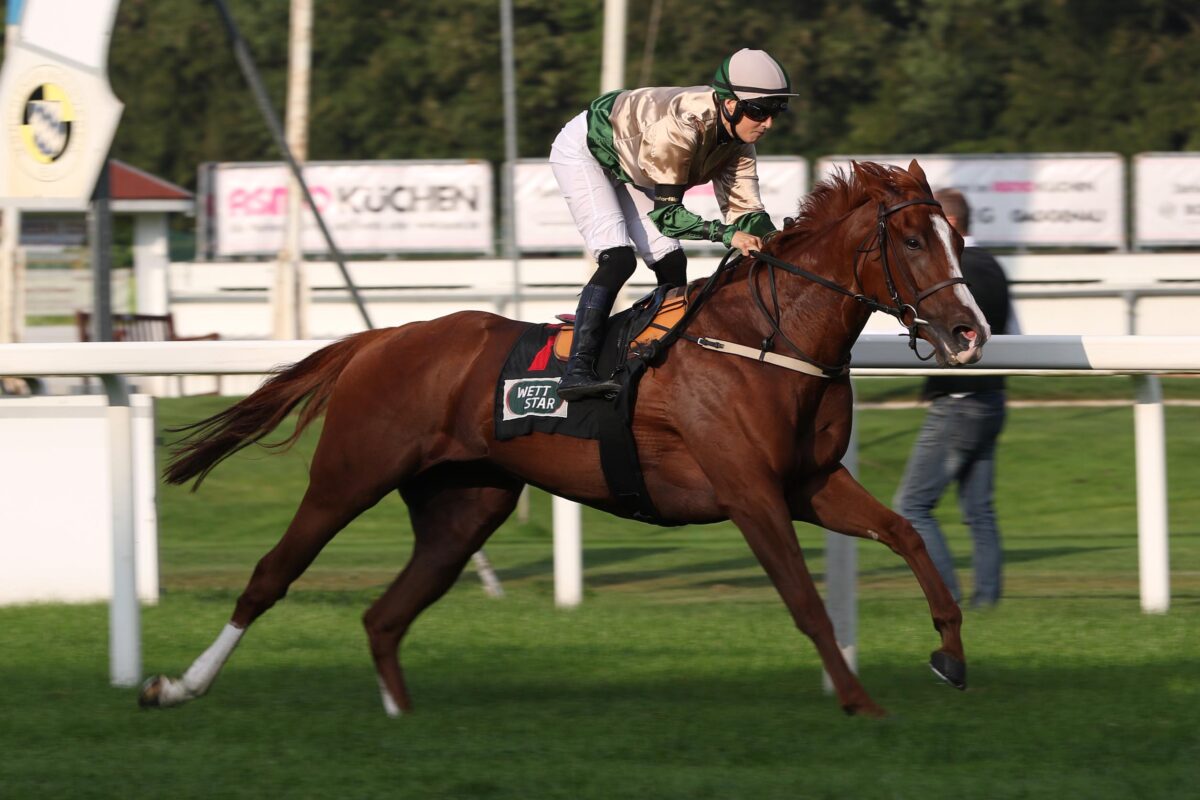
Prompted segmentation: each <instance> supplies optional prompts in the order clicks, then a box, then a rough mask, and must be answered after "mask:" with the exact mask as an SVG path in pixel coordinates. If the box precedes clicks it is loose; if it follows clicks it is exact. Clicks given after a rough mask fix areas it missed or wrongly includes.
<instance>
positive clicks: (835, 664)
mask: <svg viewBox="0 0 1200 800" xmlns="http://www.w3.org/2000/svg"><path fill="white" fill-rule="evenodd" d="M769 485H770V484H769V482H768V481H766V480H764V481H762V482H755V483H754V484H753V487H751V486H742V487H741V488H740V489H738V490H735V491H733V492H732V493H731V494H727V495H726V496H727V497H735V498H737V500H736V501H735V502H736V504H728V503H727V504H725V505H726V507H727V510H728V513H729V518H730V519H731V520H732V521H733V523H734V524H735V525H737V526H738V529H739V530H741V532H742V535H743V536H745V537H746V542H747V543H748V544H749V545H750V549H751V550H752V551H753V552H754V555H755V556H756V557H757V558H758V561H759V563H761V564H762V566H763V569H764V570H766V573H767V575H768V576H769V577H770V578H771V583H773V584H774V585H775V589H776V591H778V592H779V596H780V597H782V598H783V602H784V604H785V605H786V606H787V608H788V611H790V612H791V614H792V619H793V620H795V622H796V627H797V628H799V629H800V630H801V631H802V632H803V633H804V634H805V635H807V636H808V637H809V638H810V639H812V642H813V644H814V645H816V648H817V653H818V654H819V655H820V656H821V662H822V663H823V664H824V666H825V671H826V672H827V673H828V674H829V677H830V679H831V680H832V682H833V687H834V690H835V691H836V692H837V696H838V701H839V702H840V703H841V705H842V708H843V709H844V710H845V711H846V713H848V714H865V715H868V716H875V717H881V716H884V715H885V714H886V712H885V711H884V710H883V709H882V708H880V707H879V706H878V705H876V704H875V702H874V701H873V700H872V699H871V698H870V696H869V695H868V694H867V690H866V689H864V688H863V685H862V684H861V683H860V682H859V680H858V677H857V676H856V675H855V674H854V672H853V671H851V669H850V666H849V665H848V664H847V663H846V658H845V656H844V655H843V654H842V650H841V648H840V647H838V643H837V638H836V636H835V635H834V631H833V623H832V622H830V620H829V614H828V613H827V612H826V611H825V604H824V603H823V602H822V601H821V595H820V593H818V592H817V587H816V584H815V583H814V582H813V579H812V575H811V574H809V571H808V565H807V564H806V563H805V561H804V553H803V552H802V551H801V550H800V542H799V541H798V540H797V539H796V531H795V529H794V528H793V527H792V520H791V514H790V513H789V512H788V507H787V503H786V501H785V499H784V496H783V492H782V490H776V489H769V490H764V488H763V487H765V486H769ZM722 494H723V493H722Z"/></svg>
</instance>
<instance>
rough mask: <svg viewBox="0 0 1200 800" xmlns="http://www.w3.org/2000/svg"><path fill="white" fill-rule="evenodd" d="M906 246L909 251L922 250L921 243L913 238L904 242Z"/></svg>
mask: <svg viewBox="0 0 1200 800" xmlns="http://www.w3.org/2000/svg"><path fill="white" fill-rule="evenodd" d="M904 246H905V247H907V248H908V249H909V250H920V249H921V243H920V242H919V241H917V240H916V239H914V238H913V237H911V236H910V237H908V238H907V239H905V240H904Z"/></svg>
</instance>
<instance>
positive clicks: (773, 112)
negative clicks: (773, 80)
mask: <svg viewBox="0 0 1200 800" xmlns="http://www.w3.org/2000/svg"><path fill="white" fill-rule="evenodd" d="M784 111H787V103H786V102H774V103H756V102H755V101H753V100H743V101H742V113H743V114H745V115H746V116H747V117H749V118H750V119H752V120H754V121H755V122H765V121H766V120H768V119H770V118H771V117H775V116H778V115H779V114H782V113H783V112H784Z"/></svg>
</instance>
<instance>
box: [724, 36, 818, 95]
mask: <svg viewBox="0 0 1200 800" xmlns="http://www.w3.org/2000/svg"><path fill="white" fill-rule="evenodd" d="M712 87H713V89H715V90H716V92H717V96H719V97H721V98H722V99H725V98H728V99H730V100H753V99H755V98H758V97H796V96H797V95H796V93H795V92H793V91H792V81H791V79H790V78H788V74H787V70H785V69H784V68H783V66H782V65H781V64H780V63H779V62H778V61H776V60H775V59H773V58H771V56H770V55H768V54H767V52H766V51H765V50H750V49H748V48H743V49H741V50H738V51H737V52H736V53H734V54H733V55H731V56H730V57H729V58H727V59H725V61H724V62H722V64H721V66H720V67H718V68H717V72H716V74H715V75H713V80H712Z"/></svg>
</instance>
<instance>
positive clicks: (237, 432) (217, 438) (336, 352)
mask: <svg viewBox="0 0 1200 800" xmlns="http://www.w3.org/2000/svg"><path fill="white" fill-rule="evenodd" d="M383 332H384V331H383V330H371V331H364V332H363V333H358V334H355V335H353V336H347V337H346V338H345V339H341V340H339V341H337V342H334V343H333V344H331V345H328V346H327V347H323V348H321V349H320V350H318V351H317V352H315V353H312V354H311V355H309V356H308V357H307V358H304V359H303V360H301V361H298V362H296V363H295V364H292V365H291V366H288V367H282V368H280V369H278V370H276V371H275V374H274V375H273V376H272V377H271V378H270V379H269V380H268V381H267V382H266V383H264V384H263V385H262V386H260V387H259V388H258V389H257V390H256V391H255V392H254V394H252V395H250V396H249V397H246V398H245V399H243V400H241V401H240V402H238V403H237V404H235V405H232V406H230V407H229V408H227V409H225V410H224V411H222V412H220V413H219V414H214V415H212V416H211V417H208V418H207V419H202V420H200V421H199V422H193V423H192V424H191V425H183V426H180V427H178V428H171V429H170V430H171V432H172V433H184V434H185V435H184V436H183V438H181V439H180V440H179V441H178V442H176V443H175V444H176V447H175V450H174V452H173V453H172V454H171V460H170V463H169V464H167V468H166V469H165V470H164V471H163V477H164V478H165V479H166V481H167V483H173V484H179V483H184V482H185V481H188V480H190V479H192V478H195V479H196V483H195V484H194V485H193V486H192V490H193V491H195V490H196V489H197V488H199V486H200V483H201V482H202V481H203V480H204V479H205V477H207V476H208V473H209V472H211V471H212V470H213V469H214V468H215V467H216V466H217V465H218V464H220V463H221V462H222V461H224V460H225V459H226V458H229V456H231V455H233V454H234V453H236V452H237V451H239V450H241V449H242V448H243V447H248V446H249V445H252V444H254V443H256V442H258V441H259V440H261V439H262V438H263V437H264V436H266V435H267V434H269V433H270V432H271V431H273V430H275V428H276V427H277V426H278V425H279V423H281V422H283V420H284V419H285V418H286V417H287V415H288V414H290V413H291V412H292V410H293V409H294V408H296V406H298V405H300V404H303V407H302V408H301V411H300V420H299V421H298V422H297V423H296V429H295V430H294V431H292V435H291V436H289V437H287V438H286V439H284V440H283V441H281V442H272V443H270V444H268V445H266V446H267V447H271V448H275V449H279V450H286V449H287V448H288V447H291V446H292V445H293V444H295V442H296V440H297V439H299V438H300V434H301V433H303V432H304V429H305V428H307V427H308V426H309V424H310V423H312V421H313V420H315V419H316V418H317V417H319V416H321V414H322V413H324V411H325V406H326V405H327V404H328V403H329V397H330V395H332V394H333V387H334V385H335V384H336V383H337V378H338V376H339V375H341V373H342V370H343V369H345V368H346V365H347V364H349V363H350V359H352V358H353V357H354V355H355V354H356V353H358V351H359V350H360V349H362V347H363V345H365V344H366V343H367V342H369V341H371V340H373V339H375V338H376V337H377V336H378V335H379V334H381V333H383Z"/></svg>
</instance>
